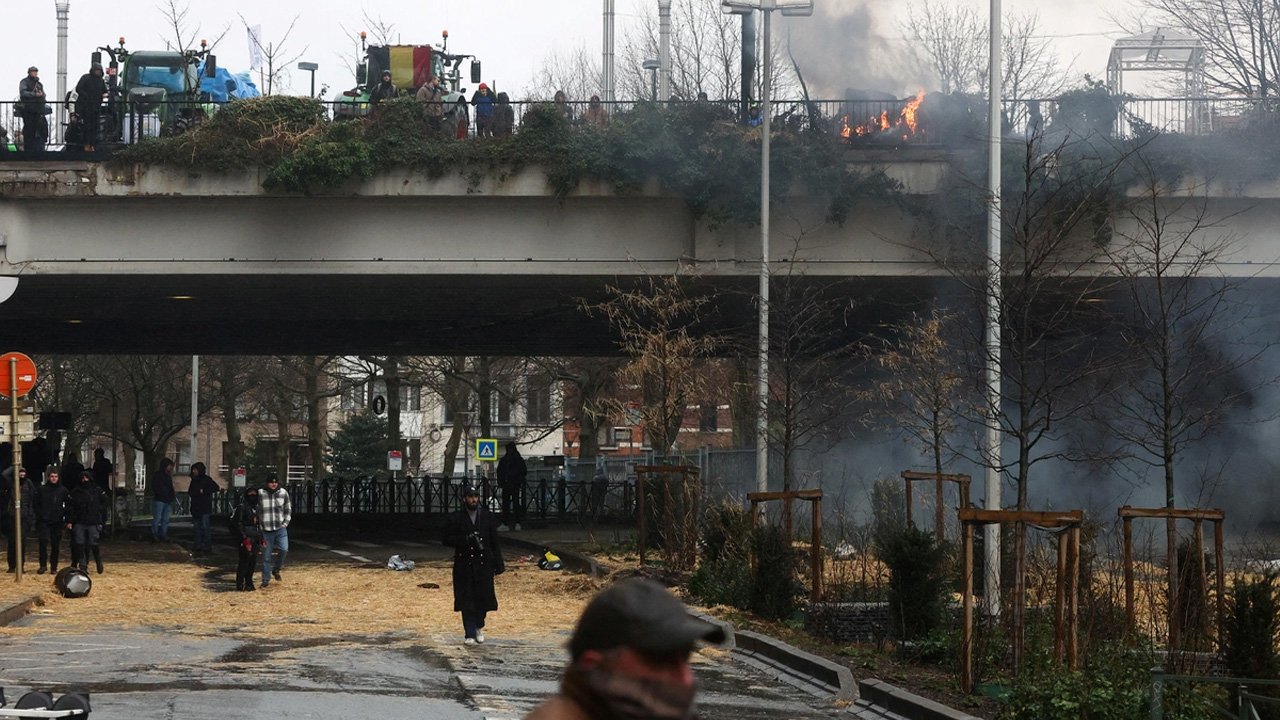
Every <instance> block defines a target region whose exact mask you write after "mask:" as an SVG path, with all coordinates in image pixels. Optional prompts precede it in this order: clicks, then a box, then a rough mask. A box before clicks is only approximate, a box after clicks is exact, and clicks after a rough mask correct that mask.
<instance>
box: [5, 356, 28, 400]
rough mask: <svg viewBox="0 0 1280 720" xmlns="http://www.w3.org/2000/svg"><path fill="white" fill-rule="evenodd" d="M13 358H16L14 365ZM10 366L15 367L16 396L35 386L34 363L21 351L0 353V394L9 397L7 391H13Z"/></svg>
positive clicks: (24, 393)
mask: <svg viewBox="0 0 1280 720" xmlns="http://www.w3.org/2000/svg"><path fill="white" fill-rule="evenodd" d="M14 358H16V359H17V360H18V363H17V365H16V366H14V364H13V363H12V362H11V361H12V360H13V359H14ZM11 367H16V369H17V379H18V397H22V396H23V395H26V394H27V393H29V392H31V388H33V387H35V386H36V364H35V363H34V362H32V361H31V358H29V357H27V356H26V355H23V354H22V353H17V352H11V353H5V354H4V355H0V395H3V396H5V397H9V393H11V392H13V377H12V376H11V375H10V373H9V369H10V368H11Z"/></svg>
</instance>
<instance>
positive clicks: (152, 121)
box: [0, 95, 1280, 159]
mask: <svg viewBox="0 0 1280 720" xmlns="http://www.w3.org/2000/svg"><path fill="white" fill-rule="evenodd" d="M935 98H941V99H935ZM979 101H980V98H979V99H974V98H968V97H962V96H941V95H926V96H916V97H909V98H902V99H888V100H852V99H847V100H804V99H787V100H775V101H773V103H772V105H771V110H772V114H773V120H772V122H773V124H774V127H775V128H777V129H779V130H782V129H783V128H789V129H791V130H794V131H813V130H817V131H820V132H824V133H832V134H835V135H842V136H844V137H846V138H849V140H850V141H851V142H854V143H857V142H858V141H859V139H860V138H861V139H862V142H864V143H866V144H872V145H874V144H882V145H893V146H898V145H903V144H933V143H937V142H939V141H940V140H941V139H943V138H945V137H947V136H948V135H954V134H955V132H958V131H961V130H963V129H962V128H957V127H954V125H955V123H957V122H960V121H959V120H956V119H955V118H956V117H957V115H956V113H954V112H951V110H954V109H955V107H954V106H956V105H957V104H964V105H965V107H969V109H970V110H972V109H973V107H976V105H975V103H978V102H979ZM321 102H322V104H323V106H324V107H325V111H326V114H327V116H328V117H329V118H330V119H331V120H335V121H336V120H337V119H341V118H344V117H351V116H353V115H354V116H357V117H358V116H363V115H368V114H370V113H372V112H376V107H375V106H368V105H367V104H366V105H365V106H361V109H359V111H358V112H354V113H353V111H352V110H351V108H352V107H353V106H352V104H351V101H350V99H345V100H330V101H321ZM921 103H923V105H921ZM549 104H550V103H547V102H541V101H513V102H511V108H512V116H513V117H512V126H511V132H519V128H520V127H521V125H522V124H523V122H524V117H525V115H526V113H528V112H529V110H530V109H532V108H534V107H536V106H546V105H549ZM641 104H645V103H644V102H636V101H618V102H612V103H600V104H599V105H598V110H599V112H600V113H601V114H599V115H596V114H594V113H596V112H597V110H596V109H593V107H592V104H591V103H590V102H584V101H570V102H565V103H562V104H561V105H559V108H560V110H561V112H563V113H564V114H565V116H566V117H567V118H568V119H569V121H570V123H571V124H572V125H574V126H576V127H580V128H583V129H591V128H596V127H600V126H602V125H604V124H607V123H608V122H609V120H608V119H609V118H612V117H614V116H617V115H619V114H622V113H628V112H631V111H633V110H634V109H636V107H637V106H638V105H641ZM1058 104H1059V101H1058V100H1057V99H1056V98H1027V99H1011V100H1006V101H1004V113H1005V120H1006V135H1008V136H1011V137H1012V136H1024V135H1026V134H1027V133H1028V132H1029V131H1030V130H1032V129H1033V128H1034V127H1036V126H1041V127H1045V128H1051V127H1052V126H1053V124H1054V122H1055V121H1056V114H1057V112H1058ZM659 105H660V106H662V107H664V108H674V109H684V110H688V109H689V108H693V107H700V106H705V107H706V108H708V120H709V121H714V120H721V121H726V122H742V123H747V122H748V117H749V113H750V111H749V109H748V108H747V107H746V106H744V105H743V104H742V103H741V102H739V101H733V100H725V101H701V102H699V101H692V102H690V101H667V102H663V103H659ZM970 106H973V107H970ZM16 108H17V103H16V102H15V101H4V102H0V129H4V130H5V131H6V132H7V135H8V138H9V141H10V142H9V143H3V144H0V154H4V153H6V152H7V151H8V150H9V148H8V147H7V145H8V144H10V143H12V142H13V141H14V140H16V139H17V138H18V136H19V134H20V131H21V129H22V120H21V118H20V116H19V113H18V112H17V111H16ZM121 108H123V109H121ZM217 108H218V105H217V104H213V103H203V104H193V103H191V102H186V101H183V102H172V103H164V102H161V103H156V102H149V103H146V104H137V103H124V104H117V105H116V106H115V108H114V109H112V108H108V107H105V106H104V112H103V116H102V118H103V120H102V122H103V128H102V129H103V133H104V134H106V135H108V136H111V137H119V138H121V141H122V142H124V143H126V144H127V143H131V142H138V141H140V140H144V139H146V138H149V137H155V136H164V135H168V134H170V133H173V132H178V131H181V130H182V129H185V128H187V127H190V126H191V125H193V124H198V123H199V122H202V120H203V118H204V117H205V116H206V115H207V114H209V113H213V112H217ZM1118 108H1119V111H1120V112H1119V117H1118V119H1117V121H1116V123H1115V126H1114V127H1113V128H1112V129H1111V132H1113V133H1114V134H1115V135H1117V136H1121V137H1129V136H1132V135H1134V134H1136V133H1138V132H1140V131H1142V130H1144V129H1146V128H1154V129H1156V130H1158V131H1161V132H1170V133H1180V134H1186V135H1208V134H1213V133H1219V132H1227V131H1232V130H1239V129H1245V128H1252V127H1258V126H1274V125H1276V124H1278V123H1280V107H1277V100H1276V99H1274V98H1210V97H1202V98H1130V99H1121V100H1119V101H1118ZM979 110H981V108H979ZM960 115H962V116H964V117H968V116H969V115H972V113H971V112H966V113H961V114H960ZM60 117H61V116H60V114H59V113H58V108H55V111H54V113H53V114H51V115H47V116H46V119H47V120H48V121H49V123H50V125H51V126H53V125H56V124H57V123H58V122H60V120H59V118H60ZM162 118H177V119H176V120H174V121H172V122H168V121H164V120H162ZM967 122H969V124H973V123H974V122H978V123H979V125H981V122H980V121H974V120H972V118H970V120H969V121H967ZM908 124H909V125H911V127H910V128H909V129H905V125H908ZM979 125H975V127H978V126H979ZM482 131H484V132H483V134H493V132H492V131H491V130H489V126H488V124H487V123H478V122H477V118H476V117H475V108H473V107H470V106H468V117H467V132H466V135H467V137H476V136H477V135H479V134H482ZM59 137H61V133H59V132H57V129H56V128H54V127H51V128H50V144H49V145H48V146H47V149H48V150H50V151H60V150H64V149H67V150H70V151H71V152H72V153H75V152H77V151H78V148H76V147H70V148H68V147H65V146H64V145H61V144H58V142H57V138H59ZM105 144H107V143H104V145H105ZM22 158H23V153H19V155H18V156H17V157H16V158H10V159H22ZM40 159H47V158H40Z"/></svg>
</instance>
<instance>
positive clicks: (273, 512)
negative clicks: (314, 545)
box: [258, 475, 293, 587]
mask: <svg viewBox="0 0 1280 720" xmlns="http://www.w3.org/2000/svg"><path fill="white" fill-rule="evenodd" d="M258 518H259V520H260V525H261V526H262V539H263V540H264V541H265V542H266V544H265V545H264V546H263V550H262V587H266V586H267V585H270V584H271V578H275V579H276V580H279V579H280V569H281V568H282V567H284V558H285V556H286V555H288V554H289V521H290V520H292V519H293V505H292V504H291V503H290V501H289V491H288V490H285V489H284V488H282V487H280V478H278V477H276V476H275V475H268V476H267V491H266V492H265V493H263V494H262V500H261V507H260V508H259V510H258ZM273 554H275V559H274V561H273V560H272V555H273Z"/></svg>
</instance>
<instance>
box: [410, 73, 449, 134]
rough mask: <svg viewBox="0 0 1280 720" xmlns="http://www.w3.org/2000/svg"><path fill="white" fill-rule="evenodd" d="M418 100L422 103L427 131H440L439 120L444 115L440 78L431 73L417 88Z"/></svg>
mask: <svg viewBox="0 0 1280 720" xmlns="http://www.w3.org/2000/svg"><path fill="white" fill-rule="evenodd" d="M417 98H418V102H420V103H422V112H423V114H424V115H425V116H426V118H427V130H428V131H429V132H439V131H440V121H441V119H442V118H443V117H444V91H442V90H441V89H440V78H438V77H436V76H435V75H432V76H431V77H429V78H427V81H426V82H425V83H423V84H422V87H420V88H418V95H417Z"/></svg>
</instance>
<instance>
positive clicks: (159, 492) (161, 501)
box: [151, 458, 178, 543]
mask: <svg viewBox="0 0 1280 720" xmlns="http://www.w3.org/2000/svg"><path fill="white" fill-rule="evenodd" d="M177 499H178V495H177V493H175V492H174V490H173V461H172V460H170V459H169V458H164V459H163V460H161V461H160V469H159V470H157V471H156V474H155V475H152V476H151V500H152V503H151V542H153V543H155V542H168V541H169V515H170V514H171V513H172V512H173V503H174V501H175V500H177Z"/></svg>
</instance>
